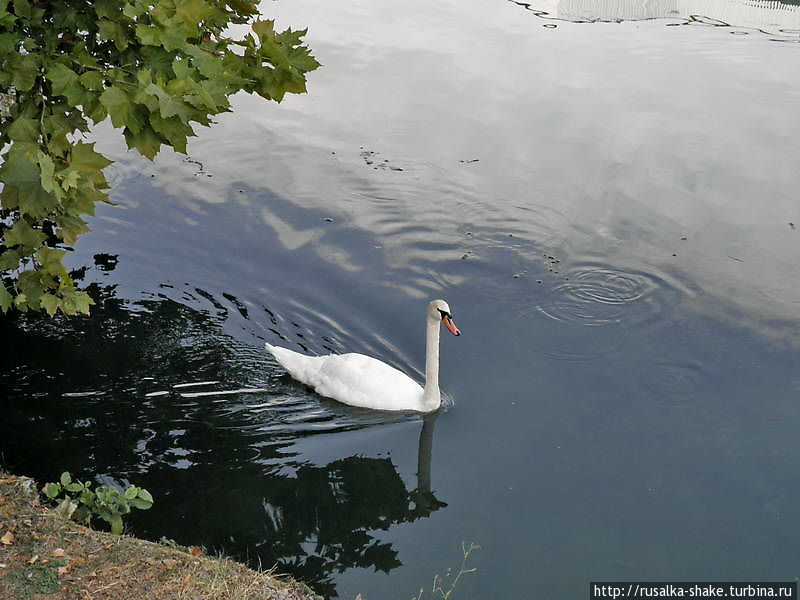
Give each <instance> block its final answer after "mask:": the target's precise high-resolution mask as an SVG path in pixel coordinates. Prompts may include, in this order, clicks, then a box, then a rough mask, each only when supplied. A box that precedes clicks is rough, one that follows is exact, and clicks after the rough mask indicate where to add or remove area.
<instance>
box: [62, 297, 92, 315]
mask: <svg viewBox="0 0 800 600" xmlns="http://www.w3.org/2000/svg"><path fill="white" fill-rule="evenodd" d="M93 305H94V300H92V298H91V296H89V294H87V293H86V292H72V293H69V294H64V300H63V302H62V310H63V311H64V312H65V313H66V314H68V315H75V314H82V315H88V314H89V307H90V306H93Z"/></svg>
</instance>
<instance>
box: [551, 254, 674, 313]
mask: <svg viewBox="0 0 800 600" xmlns="http://www.w3.org/2000/svg"><path fill="white" fill-rule="evenodd" d="M658 287H659V281H658V279H657V278H656V277H654V276H653V275H651V274H647V273H642V272H635V271H627V272H626V271H622V270H618V269H614V268H612V267H607V266H601V265H592V264H587V265H578V266H575V267H573V268H571V269H569V270H568V272H567V273H565V274H564V279H563V280H561V281H559V282H558V283H556V284H555V285H554V286H553V287H552V288H551V289H550V292H549V294H548V297H547V299H546V300H545V301H543V302H542V303H540V304H539V305H537V307H536V308H537V310H539V311H541V312H542V313H544V314H545V315H546V316H548V317H550V318H551V319H554V320H556V321H564V322H567V323H575V324H578V325H585V326H589V327H599V326H605V325H610V324H613V323H619V322H621V321H623V320H624V319H625V318H627V317H632V316H634V314H635V313H636V312H638V311H648V310H650V309H651V308H652V305H649V306H648V305H647V303H642V302H641V301H642V300H644V299H645V298H647V297H648V296H650V295H651V294H652V293H653V292H654V291H656V290H657V289H658ZM637 303H641V306H636V304H637Z"/></svg>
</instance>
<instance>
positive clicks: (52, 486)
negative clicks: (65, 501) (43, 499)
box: [42, 482, 61, 500]
mask: <svg viewBox="0 0 800 600" xmlns="http://www.w3.org/2000/svg"><path fill="white" fill-rule="evenodd" d="M42 491H43V492H44V495H45V496H47V497H48V498H50V499H51V500H52V499H53V498H55V497H56V496H58V495H59V494H60V493H61V485H60V484H58V483H53V482H50V483H48V484H46V485H45V486H44V488H43V489H42Z"/></svg>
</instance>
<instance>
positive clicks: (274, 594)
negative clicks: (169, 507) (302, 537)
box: [0, 472, 319, 600]
mask: <svg viewBox="0 0 800 600" xmlns="http://www.w3.org/2000/svg"><path fill="white" fill-rule="evenodd" d="M120 598H147V599H148V600H190V599H191V600H212V599H213V600H314V599H319V596H316V595H315V594H313V592H312V591H311V590H310V589H308V587H306V586H305V585H303V584H300V583H297V582H294V581H292V580H290V579H288V578H278V577H276V576H275V575H274V574H272V573H270V572H260V571H253V570H251V569H248V568H247V567H245V566H243V565H241V564H238V563H235V562H233V561H230V560H227V559H224V558H212V557H207V556H203V555H202V552H201V551H200V549H198V548H191V549H189V550H188V551H185V550H183V549H180V548H172V547H168V546H164V545H160V544H154V543H152V542H146V541H144V540H139V539H136V538H132V537H128V536H124V535H122V536H116V535H111V534H109V533H103V532H99V531H94V530H92V529H88V528H86V527H83V526H81V525H78V524H76V523H73V522H72V521H66V520H64V519H62V518H60V517H58V516H57V515H55V514H54V513H53V512H52V511H50V510H48V509H46V508H44V507H43V506H41V505H40V504H39V494H38V490H37V486H36V484H35V482H34V481H33V480H32V479H29V478H26V477H15V476H9V475H5V474H3V473H1V472H0V599H2V600H6V599H8V600H11V599H13V600H62V599H63V600H73V599H74V600H112V599H113V600H119V599H120Z"/></svg>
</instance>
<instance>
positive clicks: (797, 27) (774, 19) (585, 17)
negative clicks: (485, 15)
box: [509, 0, 800, 43]
mask: <svg viewBox="0 0 800 600" xmlns="http://www.w3.org/2000/svg"><path fill="white" fill-rule="evenodd" d="M509 1H510V2H512V3H513V4H516V5H518V6H521V7H523V8H525V9H526V10H528V11H531V12H532V13H533V14H534V15H536V16H537V17H539V18H541V19H545V20H547V21H548V22H549V23H547V24H545V27H550V28H553V27H556V26H557V25H556V23H555V21H567V22H571V23H622V22H623V21H649V20H655V19H672V20H676V21H677V22H673V23H668V24H667V25H669V26H678V25H695V26H706V27H722V28H736V30H732V31H731V32H730V33H732V34H736V35H746V34H747V33H748V32H747V31H741V30H740V29H751V30H755V31H759V32H761V33H764V34H767V35H769V36H770V39H771V40H774V41H779V42H795V43H800V3H798V2H797V1H778V0H750V1H745V0H726V1H723V2H720V1H718V0H660V1H658V0H657V1H655V2H642V1H641V0H622V1H620V0H600V1H597V0H532V1H531V2H522V1H520V0H509Z"/></svg>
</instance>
